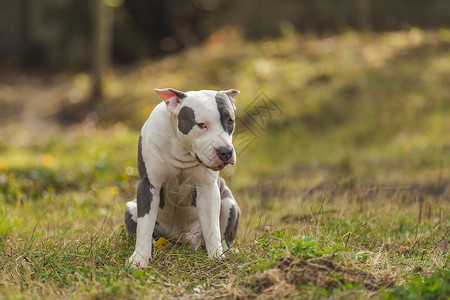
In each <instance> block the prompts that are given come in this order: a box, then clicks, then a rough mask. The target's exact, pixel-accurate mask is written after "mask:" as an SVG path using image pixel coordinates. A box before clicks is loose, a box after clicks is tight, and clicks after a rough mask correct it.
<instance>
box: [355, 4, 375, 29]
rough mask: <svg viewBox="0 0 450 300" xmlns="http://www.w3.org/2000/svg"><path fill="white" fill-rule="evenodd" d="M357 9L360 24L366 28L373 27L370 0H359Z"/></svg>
mask: <svg viewBox="0 0 450 300" xmlns="http://www.w3.org/2000/svg"><path fill="white" fill-rule="evenodd" d="M356 9H357V14H358V18H357V19H358V26H359V27H360V28H364V29H369V30H370V29H372V21H371V18H370V13H371V5H370V0H358V3H357V5H356Z"/></svg>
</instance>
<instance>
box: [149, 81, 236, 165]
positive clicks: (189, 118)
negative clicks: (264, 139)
mask: <svg viewBox="0 0 450 300" xmlns="http://www.w3.org/2000/svg"><path fill="white" fill-rule="evenodd" d="M155 92H156V94H157V95H158V96H159V97H160V98H161V99H162V100H163V101H164V102H165V103H166V107H167V110H169V112H170V113H172V114H174V115H175V116H176V117H177V130H178V131H179V132H180V133H181V134H183V135H184V136H185V138H186V139H187V141H188V143H189V146H190V147H191V149H189V150H190V152H191V153H192V154H193V155H194V156H195V158H196V159H197V160H198V161H199V162H200V163H202V164H203V165H205V166H206V167H207V168H210V169H211V170H214V171H219V170H222V169H223V168H225V167H226V166H227V165H228V164H232V165H233V164H235V163H236V151H235V150H234V147H233V144H232V134H233V131H234V126H235V115H234V111H235V109H236V106H235V101H234V97H235V96H236V95H237V94H239V91H238V90H233V89H232V90H227V91H219V92H217V91H192V92H180V91H177V90H175V89H171V88H168V89H155Z"/></svg>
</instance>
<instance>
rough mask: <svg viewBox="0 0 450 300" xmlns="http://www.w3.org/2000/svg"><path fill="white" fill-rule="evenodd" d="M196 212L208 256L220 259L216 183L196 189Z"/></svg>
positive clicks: (220, 244) (217, 190) (218, 204)
mask: <svg viewBox="0 0 450 300" xmlns="http://www.w3.org/2000/svg"><path fill="white" fill-rule="evenodd" d="M196 205H197V210H198V216H199V220H200V226H201V229H202V234H203V238H204V240H205V246H206V250H207V251H208V256H209V257H211V258H215V257H222V256H223V250H222V243H221V238H220V192H219V187H218V185H217V184H216V183H213V184H208V185H204V186H201V187H199V188H198V189H197V203H196Z"/></svg>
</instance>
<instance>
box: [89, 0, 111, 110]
mask: <svg viewBox="0 0 450 300" xmlns="http://www.w3.org/2000/svg"><path fill="white" fill-rule="evenodd" d="M90 2H91V5H92V14H91V18H92V27H93V31H92V53H91V59H92V62H91V72H92V80H93V86H92V95H91V99H90V107H91V108H93V107H95V106H97V105H99V104H101V103H102V102H103V96H104V93H103V92H104V91H103V81H104V77H105V74H106V73H107V71H108V69H109V66H110V62H111V36H112V22H111V21H112V20H111V19H112V14H111V8H109V7H106V6H105V5H104V3H103V0H90Z"/></svg>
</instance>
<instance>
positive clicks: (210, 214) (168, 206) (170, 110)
mask: <svg viewBox="0 0 450 300" xmlns="http://www.w3.org/2000/svg"><path fill="white" fill-rule="evenodd" d="M155 92H156V94H157V95H158V96H159V98H161V100H162V102H161V103H160V104H158V105H157V106H156V107H155V109H154V110H153V111H152V112H151V114H150V116H149V118H148V120H147V121H146V122H145V124H144V126H143V127H142V130H141V134H140V136H139V142H138V170H139V177H140V180H139V185H138V190H137V197H136V200H133V201H130V202H127V204H126V208H125V225H126V227H127V230H128V232H129V234H131V235H136V246H135V250H134V253H133V254H132V255H131V257H130V259H129V262H130V264H131V265H132V266H146V265H147V264H148V263H149V261H150V260H151V258H152V244H153V242H154V238H158V237H164V238H166V239H168V240H170V241H174V242H180V243H189V244H190V247H191V248H192V249H193V250H197V249H198V248H199V247H200V246H205V247H206V250H207V253H208V256H209V257H210V258H222V257H223V256H224V254H223V253H224V251H226V250H228V249H229V247H230V243H231V242H232V241H233V240H234V239H235V237H236V232H237V229H238V225H239V220H240V214H241V212H240V208H239V206H238V204H237V202H236V200H235V199H234V197H233V194H232V193H231V191H230V189H229V188H228V187H227V185H226V183H225V180H224V179H223V178H221V177H220V176H219V175H220V174H219V173H220V172H219V171H220V170H222V169H224V168H225V167H226V166H227V165H233V164H235V163H236V151H235V149H234V147H233V144H232V134H233V131H234V127H235V113H234V112H235V109H236V106H235V97H236V95H238V94H239V91H238V90H234V89H230V90H226V91H211V90H201V91H189V92H181V91H178V90H175V89H172V88H166V89H155Z"/></svg>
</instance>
